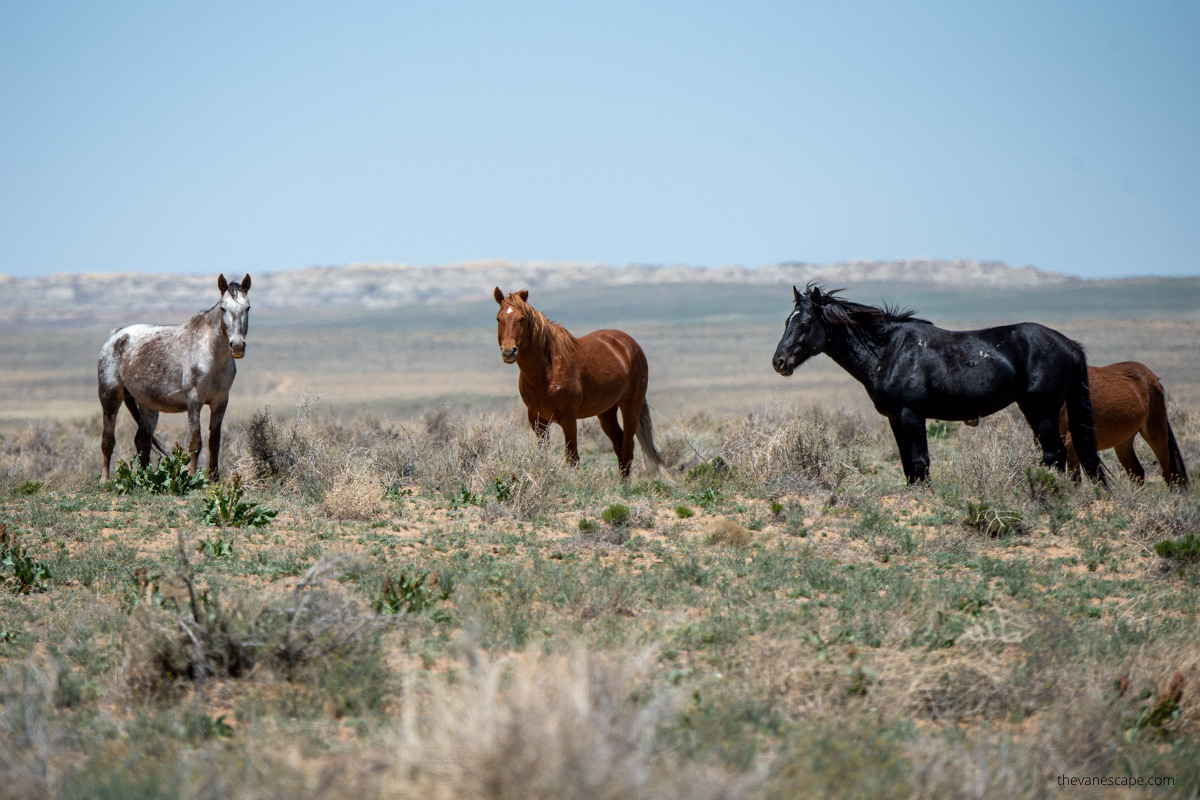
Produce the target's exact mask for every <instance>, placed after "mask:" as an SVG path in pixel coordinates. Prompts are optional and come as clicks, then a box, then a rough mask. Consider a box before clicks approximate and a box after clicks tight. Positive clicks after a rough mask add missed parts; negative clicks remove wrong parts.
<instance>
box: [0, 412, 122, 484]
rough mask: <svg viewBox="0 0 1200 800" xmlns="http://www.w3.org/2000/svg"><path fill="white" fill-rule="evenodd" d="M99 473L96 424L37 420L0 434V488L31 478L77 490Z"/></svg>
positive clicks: (98, 447) (98, 434)
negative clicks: (19, 429)
mask: <svg viewBox="0 0 1200 800" xmlns="http://www.w3.org/2000/svg"><path fill="white" fill-rule="evenodd" d="M98 417H99V415H97V419H98ZM93 422H95V421H94V420H93ZM93 429H94V430H93ZM99 474H100V431H99V427H98V425H94V424H91V423H75V424H64V423H62V422H38V423H36V424H31V425H30V426H28V427H27V428H25V429H24V430H21V431H18V432H16V433H13V434H6V435H0V489H6V490H7V489H10V488H12V487H16V486H20V485H22V484H24V483H26V482H28V481H32V482H37V483H45V484H46V485H47V486H49V487H54V488H59V489H69V490H79V489H82V488H83V487H84V486H85V485H86V484H87V482H88V479H89V478H91V477H92V476H95V475H99Z"/></svg>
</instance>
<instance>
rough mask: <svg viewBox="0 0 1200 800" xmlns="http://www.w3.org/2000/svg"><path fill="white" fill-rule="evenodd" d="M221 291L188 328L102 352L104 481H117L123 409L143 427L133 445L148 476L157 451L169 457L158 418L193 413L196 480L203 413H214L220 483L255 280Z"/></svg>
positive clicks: (135, 334)
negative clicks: (226, 424)
mask: <svg viewBox="0 0 1200 800" xmlns="http://www.w3.org/2000/svg"><path fill="white" fill-rule="evenodd" d="M217 286H218V288H220V290H221V300H220V302H218V303H217V304H216V305H215V306H213V307H212V308H210V309H208V310H207V311H201V312H200V313H199V314H196V315H195V316H194V317H192V318H191V319H190V320H188V321H187V322H185V323H184V324H182V325H130V326H128V327H125V328H120V329H118V330H116V331H114V332H113V334H112V336H110V337H109V338H108V341H107V342H105V343H104V347H102V348H101V349H100V362H99V364H98V365H97V368H96V371H97V374H98V376H99V379H100V407H101V408H102V409H103V411H104V433H103V434H102V436H101V439H100V451H101V453H103V455H104V480H108V479H109V466H110V463H111V461H112V454H113V446H114V445H115V444H116V435H115V433H114V429H115V428H116V424H117V412H118V411H120V410H121V403H122V402H124V404H125V406H126V407H127V408H128V409H129V413H130V414H132V415H133V419H134V421H135V422H136V423H137V426H138V430H137V434H136V435H135V436H134V439H133V441H134V445H135V446H136V447H137V452H138V458H139V459H140V460H141V464H142V467H143V468H144V467H147V466H149V465H150V447H151V446H152V445H153V446H154V447H156V448H158V451H159V452H163V449H162V446H161V445H160V444H159V443H158V441H157V440H156V439H155V437H154V429H155V428H156V427H157V426H158V415H159V414H160V413H166V414H178V413H180V412H182V411H186V412H187V415H188V429H189V432H190V434H191V436H190V438H189V440H188V452H189V453H191V454H192V464H191V472H192V474H193V475H194V474H195V473H196V467H197V464H198V463H199V460H200V409H201V408H202V407H204V406H208V472H209V475H210V476H212V477H213V478H216V477H217V474H218V473H217V457H218V454H219V453H220V452H221V421H222V420H223V419H224V418H225V407H226V406H227V405H228V404H229V388H230V387H231V386H232V385H233V379H234V376H235V375H236V374H237V368H236V367H235V366H234V363H233V360H234V359H236V358H241V357H242V356H244V355H245V354H246V328H247V326H248V325H249V321H250V300H249V299H248V298H247V297H246V293H247V292H249V291H250V276H249V275H247V276H246V277H244V278H242V280H241V282H240V283H237V282H235V283H227V282H226V281H225V276H224V275H221V276H220V277H219V278H218V279H217Z"/></svg>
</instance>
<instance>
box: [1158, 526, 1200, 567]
mask: <svg viewBox="0 0 1200 800" xmlns="http://www.w3.org/2000/svg"><path fill="white" fill-rule="evenodd" d="M1154 552H1155V553H1158V554H1159V555H1160V556H1162V557H1163V558H1171V559H1174V560H1176V561H1181V562H1184V563H1186V564H1195V563H1197V562H1200V537H1197V536H1196V534H1194V533H1189V534H1188V535H1187V536H1185V537H1183V538H1182V539H1164V540H1163V541H1161V542H1159V543H1158V544H1156V545H1154Z"/></svg>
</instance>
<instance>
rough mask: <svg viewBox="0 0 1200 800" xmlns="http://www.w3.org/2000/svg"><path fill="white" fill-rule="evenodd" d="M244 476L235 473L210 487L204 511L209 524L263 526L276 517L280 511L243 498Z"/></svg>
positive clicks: (233, 526)
mask: <svg viewBox="0 0 1200 800" xmlns="http://www.w3.org/2000/svg"><path fill="white" fill-rule="evenodd" d="M244 495H245V490H243V489H242V476H241V475H238V474H237V473H234V475H233V477H232V478H230V479H229V480H228V481H221V482H219V483H214V484H213V485H212V486H210V487H208V493H207V494H206V495H205V497H204V507H203V509H202V513H203V516H204V521H205V522H206V523H208V524H209V525H218V526H220V527H222V528H227V527H228V528H244V527H246V526H247V525H248V526H250V527H252V528H261V527H263V526H264V525H267V524H269V523H270V522H271V520H273V519H275V515H276V514H278V513H279V512H278V511H272V510H271V509H269V508H263V507H262V506H260V505H259V504H258V503H248V502H246V501H245V500H243V499H242V498H243V496H244Z"/></svg>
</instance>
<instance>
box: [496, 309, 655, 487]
mask: <svg viewBox="0 0 1200 800" xmlns="http://www.w3.org/2000/svg"><path fill="white" fill-rule="evenodd" d="M495 297H496V302H497V303H499V304H500V311H499V313H497V314H496V324H497V330H496V338H497V340H498V341H499V342H500V357H501V358H503V359H504V363H505V364H512V363H516V365H517V367H518V368H519V369H520V371H521V377H520V379H519V380H518V382H517V386H518V388H519V389H520V392H521V399H522V400H524V401H525V408H526V409H527V411H528V415H529V425H530V427H531V428H533V430H534V431H535V432H537V434H538V436H539V437H541V438H542V439H543V440H544V439H545V438H546V435H547V428H548V427H549V425H550V423H551V422H557V423H558V424H559V425H560V426H561V427H562V429H563V437H564V438H565V439H566V443H567V460H568V461H569V462H570V463H572V464H578V463H579V442H578V439H577V436H576V422H577V421H578V420H581V419H586V418H587V417H599V419H600V427H601V428H602V429H603V430H604V433H605V435H607V436H608V438H609V440H610V441H611V442H612V446H613V452H615V453H616V454H617V463H618V464H619V465H620V468H621V474H622V475H623V476H625V477H628V476H629V468H630V465H631V464H632V463H633V439H634V435H635V431H636V436H637V440H638V441H639V442H641V445H642V454H643V455H644V456H645V457H646V460H647V461H649V462H650V463H651V464H653V465H654V466H655V467H657V468H659V469H663V468H664V467H665V465H664V464H663V460H662V457H661V456H659V454H658V450H657V448H655V446H654V429H653V427H652V426H651V423H650V406H649V405H647V403H646V385H647V383H648V381H649V367H648V366H647V364H646V354H645V353H643V352H642V348H641V347H639V346H638V343H637V342H635V341H634V340H633V337H631V336H630V335H629V334H627V333H624V332H622V331H610V330H605V331H593V332H592V333H589V334H587V335H586V336H580V337H579V338H578V339H577V338H575V337H574V336H572V335H571V334H570V333H569V332H568V331H567V329H566V328H564V327H562V326H561V325H559V324H558V323H556V322H552V321H550V320H549V319H547V318H546V315H545V314H543V313H542V312H540V311H538V310H537V309H536V308H534V307H533V306H531V305H529V303H528V302H527V301H528V299H529V290H527V289H523V290H521V291H519V292H513V293H512V294H509V295H505V294H504V292H502V291H500V287H496V291H495ZM618 409H619V410H620V412H621V421H622V422H624V423H625V429H624V430H623V431H622V429H621V425H620V424H619V423H618V422H617V410H618Z"/></svg>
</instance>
